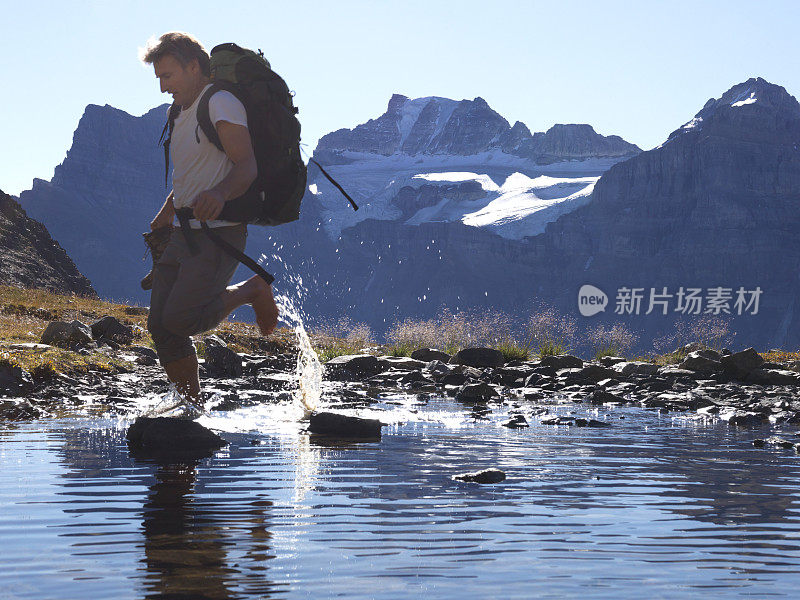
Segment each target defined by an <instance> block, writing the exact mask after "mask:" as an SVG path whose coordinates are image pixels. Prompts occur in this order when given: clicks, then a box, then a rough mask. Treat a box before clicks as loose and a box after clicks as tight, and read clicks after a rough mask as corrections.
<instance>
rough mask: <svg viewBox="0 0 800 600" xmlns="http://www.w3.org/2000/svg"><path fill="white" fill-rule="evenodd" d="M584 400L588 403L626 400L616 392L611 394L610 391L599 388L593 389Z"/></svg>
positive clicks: (621, 401)
mask: <svg viewBox="0 0 800 600" xmlns="http://www.w3.org/2000/svg"><path fill="white" fill-rule="evenodd" d="M586 401H587V402H588V403H589V404H606V403H609V402H610V403H623V402H626V400H625V398H623V397H622V396H617V395H616V394H612V393H611V392H607V391H605V390H600V389H596V390H593V391H592V392H591V393H590V394H589V395H588V396H586Z"/></svg>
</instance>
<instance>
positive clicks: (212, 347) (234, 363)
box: [203, 335, 244, 378]
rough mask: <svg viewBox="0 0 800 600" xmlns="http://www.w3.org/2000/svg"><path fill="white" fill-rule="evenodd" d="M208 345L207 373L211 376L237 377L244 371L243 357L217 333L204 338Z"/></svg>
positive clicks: (206, 345)
mask: <svg viewBox="0 0 800 600" xmlns="http://www.w3.org/2000/svg"><path fill="white" fill-rule="evenodd" d="M203 342H204V343H205V347H206V361H205V368H206V373H207V374H208V375H209V376H211V377H225V378H236V377H241V376H242V373H243V372H244V367H243V362H242V357H241V356H239V355H238V354H236V352H234V351H233V350H231V349H230V348H228V345H227V344H226V343H225V342H223V341H222V340H221V339H219V338H218V337H217V336H215V335H209V336H207V337H205V338H203Z"/></svg>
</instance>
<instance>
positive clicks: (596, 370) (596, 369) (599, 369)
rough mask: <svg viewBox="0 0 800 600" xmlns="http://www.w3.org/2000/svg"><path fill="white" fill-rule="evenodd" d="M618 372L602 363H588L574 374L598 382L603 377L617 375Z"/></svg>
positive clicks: (581, 378)
mask: <svg viewBox="0 0 800 600" xmlns="http://www.w3.org/2000/svg"><path fill="white" fill-rule="evenodd" d="M617 376H618V373H617V371H615V370H614V369H612V368H611V367H604V366H602V365H595V364H587V365H584V366H583V368H581V369H580V370H579V371H578V372H577V373H575V374H574V377H575V378H576V379H580V380H586V381H594V382H598V381H601V380H603V379H608V378H613V377H617Z"/></svg>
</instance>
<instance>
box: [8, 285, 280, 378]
mask: <svg viewBox="0 0 800 600" xmlns="http://www.w3.org/2000/svg"><path fill="white" fill-rule="evenodd" d="M105 315H110V316H112V317H116V318H117V319H119V320H120V321H122V322H123V323H125V324H126V325H130V326H132V327H133V330H134V335H135V338H134V341H133V343H134V344H135V345H141V346H148V347H152V345H153V342H152V340H151V339H150V334H149V333H148V332H147V308H144V307H141V306H128V305H125V304H117V303H113V302H106V301H103V300H99V299H97V298H84V297H81V296H75V295H62V294H55V293H52V292H49V291H46V290H39V289H24V288H18V287H13V286H0V359H5V360H8V361H10V362H12V363H15V364H18V365H20V366H22V367H23V368H24V369H25V370H26V371H29V372H31V373H36V374H39V375H45V374H46V373H48V372H50V373H52V372H61V373H81V372H87V371H92V370H95V371H103V372H114V371H119V370H122V369H126V368H128V367H127V366H126V363H125V361H120V360H117V359H115V358H113V357H111V356H110V355H109V352H108V349H107V348H106V349H102V348H101V349H98V350H94V351H89V352H88V353H80V352H73V351H71V350H64V349H61V348H48V349H36V348H19V347H17V348H15V347H13V346H14V345H17V344H22V343H38V342H39V340H40V339H41V337H42V333H43V332H44V330H45V328H46V327H47V324H48V323H49V322H50V321H54V320H59V321H72V320H73V319H77V320H79V321H81V322H83V323H86V324H91V323H92V322H93V321H95V320H97V319H99V318H100V317H103V316H105ZM210 333H213V334H215V335H218V336H219V337H220V338H222V339H223V340H225V342H227V343H228V344H229V346H230V347H231V348H232V349H233V350H235V351H237V352H253V353H282V352H290V351H291V350H292V348H293V338H294V336H293V334H292V332H291V331H289V330H287V329H279V330H278V331H277V332H276V333H275V334H273V335H271V336H269V337H268V338H265V337H263V336H261V334H260V333H259V332H258V329H257V328H256V327H255V325H251V324H249V323H241V322H236V321H224V322H223V323H222V324H220V326H219V327H218V328H217V329H215V330H213V331H211V332H210Z"/></svg>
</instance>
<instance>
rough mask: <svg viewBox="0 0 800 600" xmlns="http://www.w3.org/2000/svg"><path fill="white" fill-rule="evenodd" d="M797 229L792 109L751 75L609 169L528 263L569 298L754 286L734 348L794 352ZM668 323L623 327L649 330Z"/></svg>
mask: <svg viewBox="0 0 800 600" xmlns="http://www.w3.org/2000/svg"><path fill="white" fill-rule="evenodd" d="M798 228H800V106H799V105H798V103H797V101H796V100H795V99H794V98H793V97H792V96H790V95H789V94H788V93H787V92H786V90H784V89H783V88H782V87H780V86H776V85H772V84H770V83H768V82H766V81H764V80H763V79H751V80H748V81H746V82H744V83H741V84H739V85H737V86H734V87H733V88H731V89H730V90H728V91H727V92H726V93H725V94H723V96H722V97H721V98H720V99H718V100H715V99H712V100H709V101H708V102H707V103H706V105H705V106H704V108H703V109H702V110H701V111H700V112H699V113H698V114H697V115H696V116H695V118H694V119H692V120H691V121H689V122H688V123H687V124H686V125H684V126H683V127H681V128H680V129H678V130H676V131H675V132H674V133H672V135H670V136H669V139H668V140H667V141H666V142H665V143H664V144H662V145H661V146H659V147H658V148H655V149H653V150H651V151H648V152H644V153H642V154H640V155H639V156H637V157H635V158H632V159H630V160H627V161H625V162H622V163H619V164H617V165H615V166H613V167H612V168H611V169H609V170H608V172H606V173H605V174H604V175H603V176H602V177H601V179H600V180H599V181H598V183H597V185H596V187H595V190H594V193H593V195H592V199H591V201H590V202H589V203H588V204H587V205H586V206H584V207H582V208H579V209H577V210H576V211H574V212H572V213H570V214H567V215H564V216H562V217H561V218H560V219H558V220H557V221H556V222H554V223H551V224H550V225H548V226H547V229H546V232H545V233H544V234H543V235H541V236H539V237H537V238H535V239H534V240H533V241H534V245H535V248H536V251H535V256H536V257H537V259H538V260H540V261H542V263H543V264H551V265H553V268H552V269H544V268H542V269H539V270H538V271H537V275H538V276H539V277H541V278H542V279H543V280H545V281H547V282H548V284H549V285H548V286H547V287H548V288H549V289H550V290H551V291H552V292H553V293H557V291H558V290H559V289H561V290H566V291H567V292H568V294H569V296H575V295H576V294H577V289H578V287H579V286H580V285H582V284H583V283H592V284H595V285H597V286H598V287H600V288H601V289H603V290H605V291H606V293H608V294H609V295H611V294H612V293H613V292H614V291H615V290H616V289H618V288H619V287H620V286H628V287H631V286H637V287H644V288H645V289H646V292H649V288H650V287H656V288H658V289H659V291H661V288H662V287H664V286H668V287H669V288H671V290H672V291H673V292H674V291H677V289H678V288H679V287H680V286H684V287H686V286H696V287H701V288H710V287H716V286H723V287H730V288H733V291H734V292H735V291H736V290H737V289H738V288H739V287H740V286H743V287H744V288H745V289H747V290H751V289H755V288H756V287H760V288H761V289H762V290H763V295H762V297H761V306H760V310H759V315H758V316H752V315H742V316H741V317H739V316H738V315H733V316H734V319H735V320H734V322H735V323H736V326H735V328H736V330H737V331H739V336H738V337H739V338H740V339H741V343H760V344H762V345H767V344H769V345H784V346H785V345H788V346H792V347H794V346H796V345H798V344H800V323H798V321H797V319H798V317H800V311H798V310H797V308H796V304H797V302H798V300H799V299H800V298H799V297H798V293H797V292H798V285H797V284H798V269H799V268H800V262H799V261H800V236H798V235H797V232H798ZM566 301H567V298H565V302H566ZM569 301H570V302H571V303H572V305H573V306H575V302H576V301H575V298H574V297H573V298H569ZM612 302H613V299H612ZM612 306H613V305H612ZM644 308H646V306H645V307H644ZM643 310H644V309H643ZM732 312H734V311H732ZM793 315H794V316H793ZM674 316H675V315H674V314H673V315H669V316H665V317H663V318H661V317H660V316H659V317H652V316H650V317H639V318H638V319H637V318H635V316H631V317H630V319H629V323H630V324H631V325H632V326H637V325H639V326H643V327H644V328H645V329H648V328H649V329H650V330H652V329H654V328H655V326H656V325H657V324H658V323H659V321H660V322H661V324H664V323H666V322H669V320H671V319H672V318H674ZM597 318H598V319H602V320H607V321H609V322H613V321H614V318H613V315H611V318H609V316H608V315H605V316H604V315H600V316H599V317H597ZM617 318H619V317H617Z"/></svg>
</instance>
